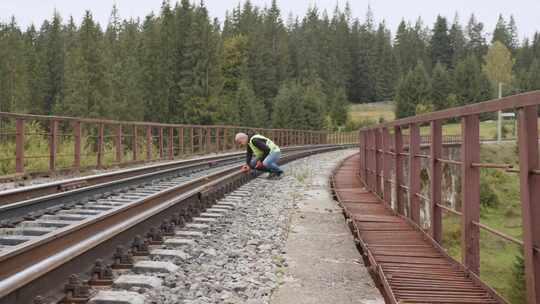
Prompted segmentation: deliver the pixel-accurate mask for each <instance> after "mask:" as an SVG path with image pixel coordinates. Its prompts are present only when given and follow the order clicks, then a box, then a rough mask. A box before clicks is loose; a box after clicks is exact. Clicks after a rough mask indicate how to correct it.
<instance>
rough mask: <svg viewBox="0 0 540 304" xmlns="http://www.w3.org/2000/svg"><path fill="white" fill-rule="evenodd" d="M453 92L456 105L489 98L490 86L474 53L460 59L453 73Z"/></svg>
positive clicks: (490, 93)
mask: <svg viewBox="0 0 540 304" xmlns="http://www.w3.org/2000/svg"><path fill="white" fill-rule="evenodd" d="M454 77H455V79H454V82H455V88H454V90H455V94H456V97H457V101H458V105H465V104H469V103H475V102H480V101H485V100H489V99H490V98H491V96H492V92H493V90H492V87H491V84H490V82H489V79H488V78H487V76H486V75H485V74H484V72H483V71H482V67H481V65H480V63H479V61H478V59H477V58H476V56H475V55H469V56H467V57H466V58H465V59H464V60H462V61H460V62H459V63H458V65H457V67H456V70H455V73H454Z"/></svg>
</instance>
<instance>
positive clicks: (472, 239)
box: [461, 115, 480, 274]
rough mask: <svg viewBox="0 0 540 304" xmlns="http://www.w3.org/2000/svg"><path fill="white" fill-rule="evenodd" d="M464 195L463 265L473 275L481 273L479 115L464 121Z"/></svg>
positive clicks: (462, 177)
mask: <svg viewBox="0 0 540 304" xmlns="http://www.w3.org/2000/svg"><path fill="white" fill-rule="evenodd" d="M461 126H462V132H461V134H463V144H462V145H461V160H462V162H463V163H462V165H461V174H462V175H461V181H462V185H461V189H462V190H461V192H462V194H461V195H462V202H463V217H462V220H461V223H462V228H461V249H462V259H463V264H464V265H465V266H466V267H467V268H469V269H470V270H471V271H472V272H474V273H476V274H479V273H480V229H479V227H478V226H477V225H474V224H473V222H480V169H479V168H478V167H473V166H472V164H473V163H478V162H479V161H480V120H479V117H478V115H469V116H465V117H463V118H462V123H461Z"/></svg>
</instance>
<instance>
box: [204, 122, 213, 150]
mask: <svg viewBox="0 0 540 304" xmlns="http://www.w3.org/2000/svg"><path fill="white" fill-rule="evenodd" d="M204 130H205V132H206V147H205V149H204V152H205V154H208V153H210V152H212V129H211V128H209V127H205V128H204Z"/></svg>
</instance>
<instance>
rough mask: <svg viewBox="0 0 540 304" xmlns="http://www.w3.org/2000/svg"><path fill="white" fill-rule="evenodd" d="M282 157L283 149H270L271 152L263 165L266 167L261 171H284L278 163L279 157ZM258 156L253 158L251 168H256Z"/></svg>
mask: <svg viewBox="0 0 540 304" xmlns="http://www.w3.org/2000/svg"><path fill="white" fill-rule="evenodd" d="M280 157H281V151H270V154H268V156H267V157H266V158H265V159H264V160H263V166H264V168H263V169H262V170H261V171H266V172H271V173H278V172H283V170H281V168H280V167H279V166H278V164H277V163H276V162H277V161H278V159H279V158H280ZM258 160H259V159H258V158H253V159H251V163H250V166H251V168H255V166H256V165H257V161H258Z"/></svg>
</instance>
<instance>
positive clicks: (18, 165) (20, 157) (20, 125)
mask: <svg viewBox="0 0 540 304" xmlns="http://www.w3.org/2000/svg"><path fill="white" fill-rule="evenodd" d="M15 125H16V126H15V129H16V134H15V172H16V173H24V119H22V118H18V119H17V120H16V122H15Z"/></svg>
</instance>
